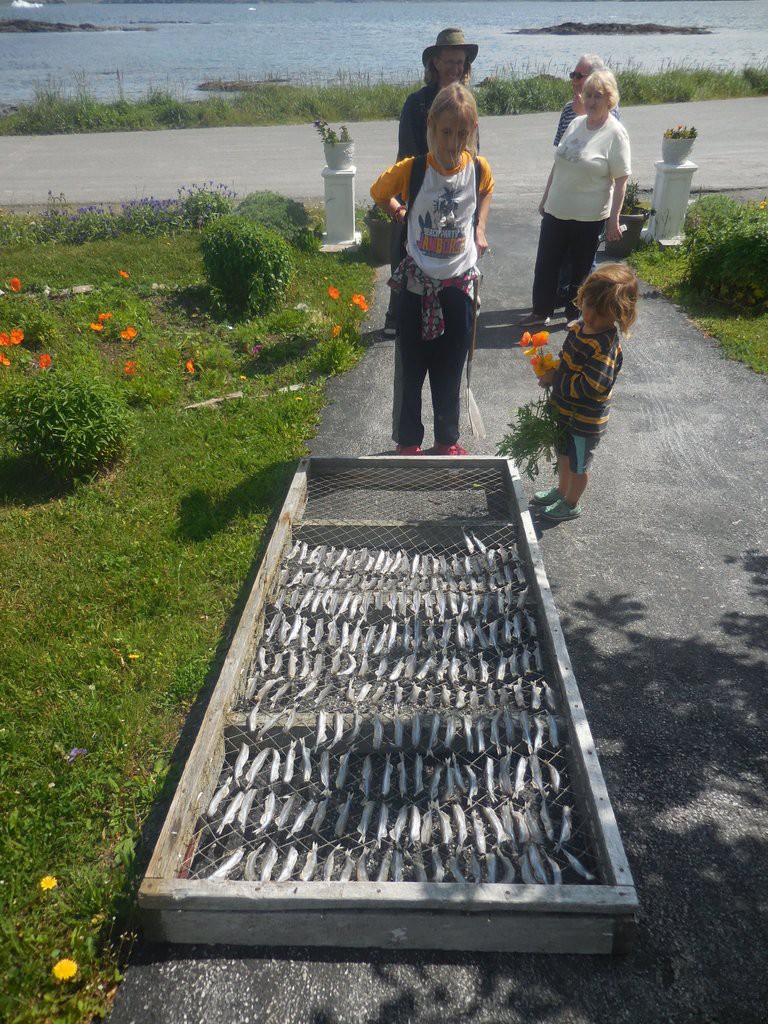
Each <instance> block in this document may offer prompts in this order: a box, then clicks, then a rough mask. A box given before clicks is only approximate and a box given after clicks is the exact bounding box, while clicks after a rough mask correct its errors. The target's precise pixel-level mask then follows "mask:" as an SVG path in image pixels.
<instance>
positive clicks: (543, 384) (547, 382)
mask: <svg viewBox="0 0 768 1024" xmlns="http://www.w3.org/2000/svg"><path fill="white" fill-rule="evenodd" d="M554 379H555V371H554V370H548V371H547V372H546V373H542V375H541V376H540V377H539V387H540V388H551V387H552V381H553V380H554Z"/></svg>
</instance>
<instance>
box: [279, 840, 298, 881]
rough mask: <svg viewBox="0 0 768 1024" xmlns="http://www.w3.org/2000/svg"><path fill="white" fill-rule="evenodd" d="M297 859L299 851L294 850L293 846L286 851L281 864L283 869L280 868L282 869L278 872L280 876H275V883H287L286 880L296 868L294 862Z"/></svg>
mask: <svg viewBox="0 0 768 1024" xmlns="http://www.w3.org/2000/svg"><path fill="white" fill-rule="evenodd" d="M298 859H299V851H298V850H297V849H296V847H295V846H292V847H291V848H290V850H289V851H288V853H287V854H286V857H285V862H284V863H283V867H282V869H281V871H280V874H279V875H278V876H277V881H278V882H287V881H288V879H289V878H290V877H291V875H292V874H293V869H294V868H295V867H296V861H297V860H298Z"/></svg>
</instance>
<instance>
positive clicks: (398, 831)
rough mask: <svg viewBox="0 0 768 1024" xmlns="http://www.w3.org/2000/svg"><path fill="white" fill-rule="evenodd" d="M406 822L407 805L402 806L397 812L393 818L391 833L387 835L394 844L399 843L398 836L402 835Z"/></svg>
mask: <svg viewBox="0 0 768 1024" xmlns="http://www.w3.org/2000/svg"><path fill="white" fill-rule="evenodd" d="M407 821H408V805H407V804H403V806H402V807H401V808H400V810H399V811H398V812H397V817H396V818H395V824H394V825H393V826H392V831H391V832H390V833H389V834H390V835H391V837H392V839H393V841H394V842H395V843H399V842H400V836H401V835H402V834H403V829H404V828H405V826H406V823H407Z"/></svg>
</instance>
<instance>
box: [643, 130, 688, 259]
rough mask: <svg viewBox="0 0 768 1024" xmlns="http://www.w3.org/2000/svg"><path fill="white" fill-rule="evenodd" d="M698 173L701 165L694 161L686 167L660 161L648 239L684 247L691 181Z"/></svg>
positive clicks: (657, 164)
mask: <svg viewBox="0 0 768 1024" xmlns="http://www.w3.org/2000/svg"><path fill="white" fill-rule="evenodd" d="M673 141H674V140H673ZM681 141H687V140H681ZM697 170H698V166H697V165H696V164H694V163H692V162H691V161H690V160H688V161H686V162H685V163H682V164H668V163H665V162H664V161H663V160H657V161H656V182H655V184H654V186H653V200H652V202H651V207H652V209H653V213H652V214H651V219H650V220H649V221H648V228H647V229H646V231H645V233H644V238H645V239H646V240H649V239H655V240H656V241H657V242H660V243H661V244H663V245H679V244H680V242H681V241H682V231H683V221H684V220H685V211H686V210H687V209H688V200H689V198H690V195H691V181H692V179H693V175H694V172H695V171H697Z"/></svg>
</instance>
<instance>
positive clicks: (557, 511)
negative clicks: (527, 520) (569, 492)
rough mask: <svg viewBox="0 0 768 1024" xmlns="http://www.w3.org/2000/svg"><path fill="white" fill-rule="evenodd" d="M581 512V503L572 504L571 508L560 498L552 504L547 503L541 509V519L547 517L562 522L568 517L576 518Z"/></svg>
mask: <svg viewBox="0 0 768 1024" xmlns="http://www.w3.org/2000/svg"><path fill="white" fill-rule="evenodd" d="M581 513H582V508H581V505H574V506H573V508H571V506H570V505H569V504H568V503H567V502H566V501H563V499H562V498H560V499H559V500H558V501H556V502H555V503H554V505H547V507H546V508H543V509H542V510H541V513H540V515H541V517H542V519H549V520H550V522H553V523H563V522H565V521H566V520H568V519H578V518H579V516H580V515H581Z"/></svg>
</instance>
